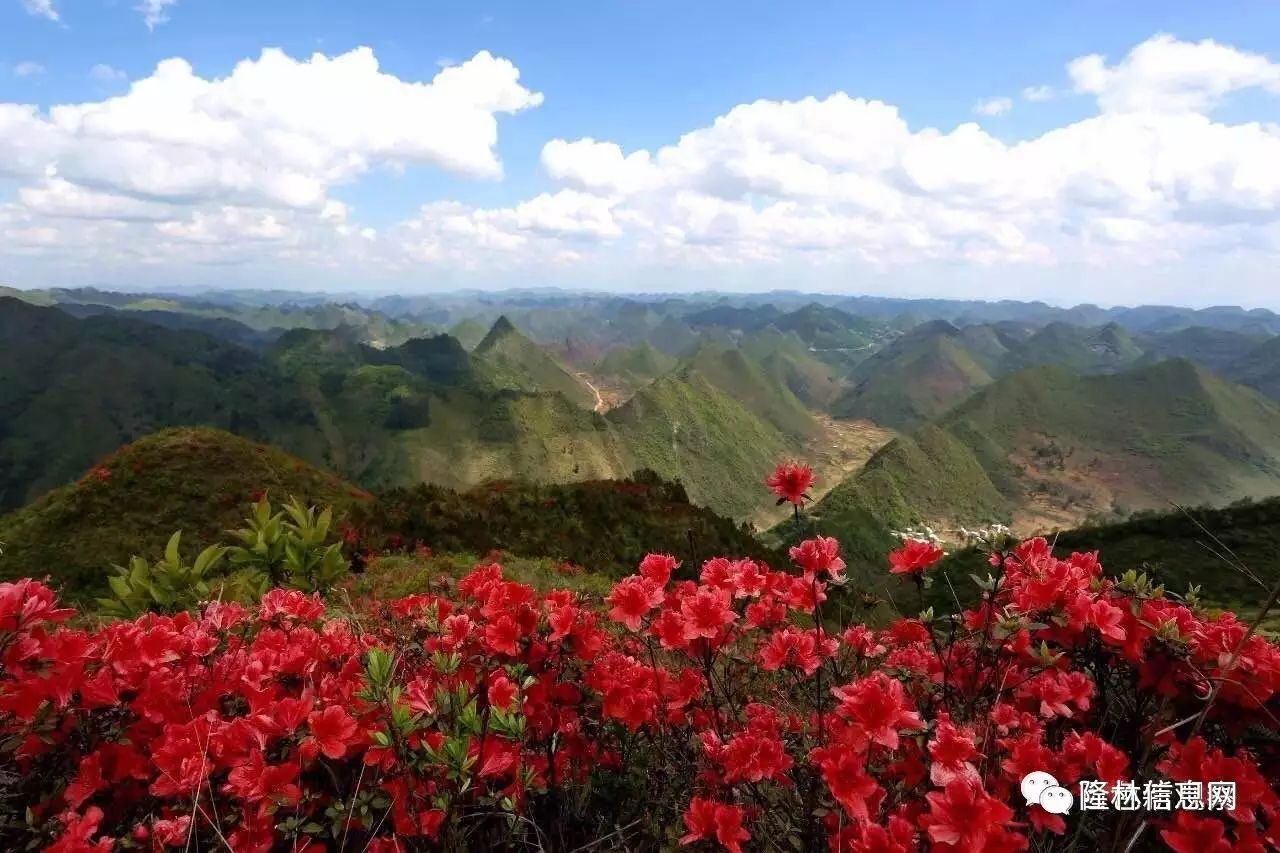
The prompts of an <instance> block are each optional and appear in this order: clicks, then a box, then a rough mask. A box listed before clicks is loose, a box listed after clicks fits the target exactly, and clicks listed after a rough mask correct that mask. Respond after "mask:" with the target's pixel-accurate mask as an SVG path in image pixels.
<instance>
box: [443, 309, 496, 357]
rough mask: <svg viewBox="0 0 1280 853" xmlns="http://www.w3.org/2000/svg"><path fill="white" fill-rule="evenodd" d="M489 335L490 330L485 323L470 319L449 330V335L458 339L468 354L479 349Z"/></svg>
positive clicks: (456, 324)
mask: <svg viewBox="0 0 1280 853" xmlns="http://www.w3.org/2000/svg"><path fill="white" fill-rule="evenodd" d="M488 333H489V330H488V328H486V327H485V325H484V324H483V323H481V322H479V321H478V320H473V319H471V318H470V317H468V318H467V319H465V320H461V321H459V322H458V323H455V324H454V325H453V326H452V327H450V329H449V334H450V335H451V336H452V337H455V338H457V339H458V343H460V344H462V346H463V347H464V348H465V349H466V350H467V351H468V352H470V351H471V350H473V349H475V348H476V347H478V346H479V345H480V342H481V341H483V340H484V336H485V335H487V334H488Z"/></svg>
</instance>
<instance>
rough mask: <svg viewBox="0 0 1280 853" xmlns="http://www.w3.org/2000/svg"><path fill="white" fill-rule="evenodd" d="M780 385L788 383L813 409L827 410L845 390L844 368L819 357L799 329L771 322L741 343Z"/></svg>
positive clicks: (743, 338)
mask: <svg viewBox="0 0 1280 853" xmlns="http://www.w3.org/2000/svg"><path fill="white" fill-rule="evenodd" d="M738 346H739V347H740V348H741V349H742V351H743V352H744V353H746V354H747V355H748V356H750V357H751V358H752V359H754V360H755V361H756V362H757V363H758V364H759V365H760V367H761V369H762V370H763V371H764V372H765V374H766V375H767V376H768V377H770V379H771V380H772V381H773V382H774V383H775V384H776V385H777V386H778V387H785V388H786V389H787V390H788V391H790V392H791V393H792V394H794V395H795V397H796V399H798V400H799V401H800V402H801V403H803V404H804V405H805V406H806V407H807V408H809V409H815V410H820V411H825V410H826V409H827V408H828V407H830V405H831V403H832V401H833V400H835V399H836V397H837V396H839V394H840V392H841V391H842V390H844V387H845V382H844V380H843V379H842V378H841V372H842V371H841V370H840V369H839V368H837V367H835V366H833V365H832V364H830V363H829V362H828V361H822V360H820V359H819V358H817V357H816V356H817V355H821V354H820V353H819V354H815V353H814V352H813V351H812V349H811V348H810V347H809V346H808V345H807V344H806V343H805V342H804V340H803V339H801V338H800V336H799V335H798V334H796V333H795V332H782V331H780V330H779V329H778V328H777V327H775V326H768V327H766V328H764V329H761V330H760V331H757V332H751V333H749V334H746V335H744V336H743V337H742V338H741V340H740V341H739V343H738Z"/></svg>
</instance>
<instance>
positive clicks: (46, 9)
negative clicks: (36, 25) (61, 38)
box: [22, 0, 61, 21]
mask: <svg viewBox="0 0 1280 853" xmlns="http://www.w3.org/2000/svg"><path fill="white" fill-rule="evenodd" d="M22 8H24V9H26V10H27V14H28V15H32V16H34V17H37V18H46V19H48V20H50V21H58V20H61V18H60V17H59V15H58V9H57V7H55V6H54V5H53V0H22Z"/></svg>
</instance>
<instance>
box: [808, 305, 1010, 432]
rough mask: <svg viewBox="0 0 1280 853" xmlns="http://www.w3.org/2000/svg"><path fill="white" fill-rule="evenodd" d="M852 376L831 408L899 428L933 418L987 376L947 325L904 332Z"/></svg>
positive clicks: (842, 414) (847, 415) (982, 383)
mask: <svg viewBox="0 0 1280 853" xmlns="http://www.w3.org/2000/svg"><path fill="white" fill-rule="evenodd" d="M854 376H855V380H856V382H857V384H856V385H855V386H854V387H853V388H850V389H849V390H848V391H846V392H845V393H844V394H842V395H841V396H840V398H839V399H838V400H836V402H835V403H834V404H833V406H832V411H833V413H834V414H835V415H836V416H837V417H843V418H866V419H868V420H872V421H875V422H876V423H879V424H884V425H885V426H890V427H893V428H895V429H900V430H903V429H911V428H914V427H917V426H919V425H920V424H922V423H924V422H925V421H927V420H929V419H931V418H935V417H937V416H938V415H940V414H942V413H943V412H945V411H946V410H947V409H949V408H951V407H952V406H953V405H955V404H956V403H959V402H960V401H962V400H964V399H966V398H967V397H969V396H970V395H971V394H972V393H973V392H974V391H976V390H977V389H978V388H981V387H983V386H985V385H988V384H990V383H991V381H992V376H991V374H990V373H988V372H987V370H985V369H984V368H983V366H982V365H981V364H979V362H978V360H977V359H975V358H974V356H973V355H972V354H971V353H970V352H969V351H968V349H967V348H966V346H965V345H964V343H963V342H962V341H961V340H960V337H959V332H958V330H956V329H955V328H954V327H952V326H950V325H949V324H930V325H929V326H928V327H926V328H924V329H921V330H919V331H914V332H912V333H910V334H908V335H905V336H904V337H903V338H901V339H899V340H898V341H895V342H894V343H893V344H890V345H889V346H888V347H886V348H885V349H884V350H882V351H880V352H879V353H877V354H876V355H874V356H872V357H871V358H870V359H868V360H867V361H865V362H863V363H862V364H861V365H860V366H859V368H858V369H857V371H855V374H854Z"/></svg>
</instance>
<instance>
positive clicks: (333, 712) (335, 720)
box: [307, 705, 359, 759]
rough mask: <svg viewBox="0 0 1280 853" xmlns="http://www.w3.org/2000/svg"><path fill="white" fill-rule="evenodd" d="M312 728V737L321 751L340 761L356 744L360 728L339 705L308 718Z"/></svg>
mask: <svg viewBox="0 0 1280 853" xmlns="http://www.w3.org/2000/svg"><path fill="white" fill-rule="evenodd" d="M307 724H308V725H309V726H310V727H311V737H312V738H314V739H315V742H316V745H317V746H319V747H320V751H321V752H323V753H324V754H325V755H327V756H328V757H329V758H333V759H338V758H342V757H343V756H344V755H346V754H347V749H348V747H350V746H351V745H352V744H353V743H355V742H356V739H357V738H356V733H357V732H358V731H359V727H358V726H357V725H356V721H355V720H354V719H352V718H351V715H350V714H348V713H347V712H346V711H344V710H343V709H342V708H341V707H339V706H337V705H330V706H329V707H327V708H325V709H324V710H323V711H318V712H316V713H313V714H311V715H310V716H308V717H307Z"/></svg>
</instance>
